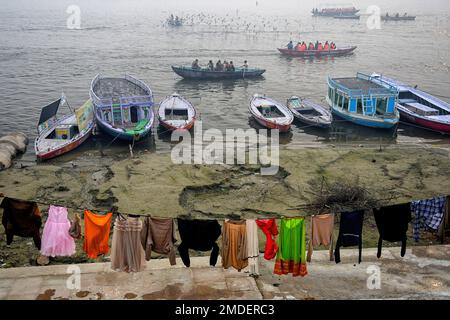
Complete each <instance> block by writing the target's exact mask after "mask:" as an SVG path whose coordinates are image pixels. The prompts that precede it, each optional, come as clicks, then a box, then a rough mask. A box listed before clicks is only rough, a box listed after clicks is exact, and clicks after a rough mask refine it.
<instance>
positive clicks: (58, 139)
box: [34, 97, 94, 160]
mask: <svg viewBox="0 0 450 320" xmlns="http://www.w3.org/2000/svg"><path fill="white" fill-rule="evenodd" d="M64 103H65V98H64V97H62V98H60V99H58V100H56V101H54V102H52V103H50V104H49V105H47V106H45V107H44V108H42V110H41V115H40V117H39V123H38V136H37V138H36V140H35V142H34V148H35V152H36V157H37V158H38V159H39V160H46V159H51V158H54V157H57V156H59V155H62V154H64V153H67V152H69V151H72V150H73V149H75V148H77V147H78V146H80V145H81V144H82V143H83V142H85V141H86V140H87V139H88V138H89V137H90V136H91V133H92V129H93V128H94V116H93V106H92V103H91V100H88V101H86V102H85V103H84V104H83V106H81V107H80V108H79V109H77V110H75V111H72V110H71V112H70V113H69V114H67V115H65V116H63V117H61V118H57V117H56V114H57V112H58V109H59V107H60V106H61V105H63V104H64Z"/></svg>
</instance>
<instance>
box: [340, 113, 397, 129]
mask: <svg viewBox="0 0 450 320" xmlns="http://www.w3.org/2000/svg"><path fill="white" fill-rule="evenodd" d="M332 113H333V114H334V115H337V116H338V117H340V118H342V119H344V120H347V121H349V122H352V123H354V124H357V125H360V126H364V127H369V128H377V129H392V128H394V127H395V126H396V125H397V124H398V119H395V118H394V119H392V121H381V120H376V119H373V120H372V119H368V117H358V116H354V115H349V114H348V113H346V112H341V111H340V110H338V109H336V108H332Z"/></svg>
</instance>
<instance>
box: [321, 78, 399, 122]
mask: <svg viewBox="0 0 450 320" xmlns="http://www.w3.org/2000/svg"><path fill="white" fill-rule="evenodd" d="M397 98H398V92H397V90H396V89H395V88H393V87H384V86H382V85H380V84H377V83H375V82H373V81H372V77H371V76H368V75H365V74H362V73H357V74H356V77H351V78H333V79H332V78H330V77H329V78H328V95H327V102H328V104H329V105H330V107H331V110H332V112H333V114H335V115H337V116H339V117H341V118H343V119H345V120H348V121H350V122H353V123H356V124H358V125H361V126H366V127H372V128H379V129H392V128H394V127H396V125H397V124H398V121H399V118H400V114H399V111H398V110H397V108H396V102H397Z"/></svg>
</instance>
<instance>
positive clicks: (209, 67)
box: [208, 60, 214, 71]
mask: <svg viewBox="0 0 450 320" xmlns="http://www.w3.org/2000/svg"><path fill="white" fill-rule="evenodd" d="M208 70H210V71H214V63H213V62H212V60H209V62H208Z"/></svg>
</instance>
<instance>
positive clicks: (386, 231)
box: [373, 203, 411, 258]
mask: <svg viewBox="0 0 450 320" xmlns="http://www.w3.org/2000/svg"><path fill="white" fill-rule="evenodd" d="M373 214H374V216H375V222H376V224H377V228H378V232H379V233H380V237H379V239H378V252H377V257H378V258H380V257H381V247H382V245H383V240H386V241H389V242H397V241H401V242H402V248H401V252H400V255H401V256H402V257H403V256H404V255H405V253H406V232H407V231H408V224H409V223H410V222H411V205H410V203H405V204H399V205H393V206H388V207H384V208H381V209H373Z"/></svg>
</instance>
